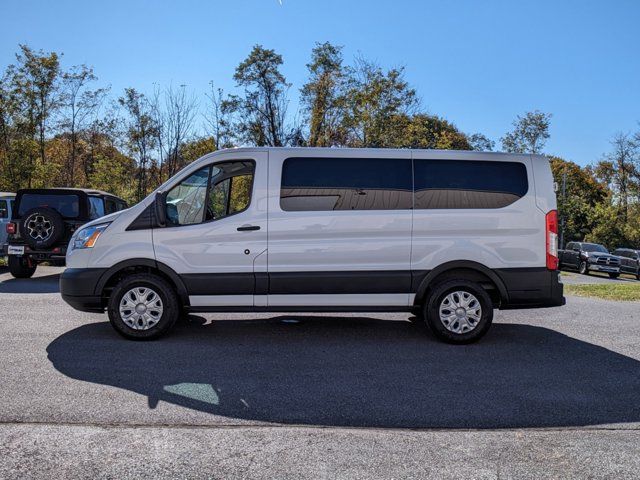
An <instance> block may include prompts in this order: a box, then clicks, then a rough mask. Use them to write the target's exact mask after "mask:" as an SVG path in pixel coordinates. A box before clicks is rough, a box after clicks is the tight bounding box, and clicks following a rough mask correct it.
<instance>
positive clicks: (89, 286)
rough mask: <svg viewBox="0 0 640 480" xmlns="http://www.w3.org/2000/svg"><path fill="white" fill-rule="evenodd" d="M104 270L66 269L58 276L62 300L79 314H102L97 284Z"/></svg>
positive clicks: (101, 300)
mask: <svg viewBox="0 0 640 480" xmlns="http://www.w3.org/2000/svg"><path fill="white" fill-rule="evenodd" d="M106 271H107V269H106V268H67V269H66V270H65V271H64V272H62V275H61V276H60V295H61V296H62V299H63V300H64V301H65V302H67V303H68V304H69V305H71V306H72V307H73V308H75V309H76V310H80V311H81V312H99V313H102V312H104V302H103V299H102V296H101V295H100V292H96V290H97V286H98V282H99V281H100V278H102V275H104V273H105V272H106Z"/></svg>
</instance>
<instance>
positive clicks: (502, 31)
mask: <svg viewBox="0 0 640 480" xmlns="http://www.w3.org/2000/svg"><path fill="white" fill-rule="evenodd" d="M106 5H108V6H106ZM1 11H2V16H3V17H4V18H3V20H4V21H3V22H2V29H0V66H1V67H2V68H4V67H5V66H6V65H7V64H9V63H11V62H13V60H14V54H15V52H16V50H17V45H18V43H27V44H28V45H30V46H31V47H33V48H36V49H40V48H41V49H44V50H47V51H57V52H63V53H64V57H63V64H64V65H65V66H69V65H73V64H79V63H87V64H90V65H92V66H93V67H94V69H95V72H96V74H97V75H98V77H99V78H100V81H101V83H103V84H110V85H111V87H112V92H113V93H114V94H118V93H120V92H121V90H122V89H123V88H124V87H126V86H134V87H136V88H138V89H140V90H143V91H150V90H152V88H153V82H157V83H160V84H164V85H168V84H169V83H171V82H173V83H174V84H186V85H187V86H188V88H190V89H192V90H194V91H195V92H196V93H198V94H201V93H203V92H204V91H205V90H206V89H207V88H208V82H209V81H210V80H213V81H214V82H215V83H216V84H217V85H220V86H221V87H224V88H225V89H227V90H229V89H232V88H233V87H234V84H233V80H232V75H233V71H234V68H235V67H236V65H237V64H238V63H239V62H240V61H241V60H242V59H243V58H245V57H246V55H247V54H248V53H249V51H250V49H251V47H252V46H253V45H254V44H256V43H260V44H263V45H264V46H265V47H269V48H274V49H275V50H276V51H277V52H279V53H281V54H282V55H283V57H284V61H285V65H284V67H283V71H284V73H285V75H286V76H287V79H288V80H289V81H290V82H292V83H293V84H294V89H292V97H293V102H292V106H293V107H295V100H296V98H295V97H297V89H298V88H299V87H300V86H301V85H302V83H303V82H304V79H305V77H306V68H305V65H306V63H307V62H308V60H309V54H310V51H311V49H312V47H313V46H314V43H315V42H322V41H330V42H332V43H335V44H338V45H343V46H344V55H345V59H346V60H347V61H348V62H350V61H351V60H352V59H353V57H354V55H357V54H361V55H363V56H364V57H366V58H369V59H372V60H375V61H377V62H379V63H380V64H381V65H383V66H385V67H392V66H405V67H406V78H407V80H409V82H410V83H411V84H412V85H413V86H414V87H415V88H416V89H417V90H418V93H419V95H420V97H421V99H422V105H423V107H424V108H425V109H426V110H428V111H429V112H431V113H435V114H438V115H441V116H444V117H445V118H447V119H448V120H450V121H452V122H453V123H455V124H456V125H457V126H458V127H459V128H460V129H461V130H463V131H465V132H467V133H474V132H482V133H484V134H486V135H487V136H489V137H490V138H492V139H494V140H495V141H496V143H497V144H499V138H500V136H502V135H503V134H504V133H505V132H506V131H507V130H508V129H509V128H510V125H511V122H512V121H513V119H514V118H515V116H516V115H518V114H522V113H524V112H525V111H528V110H534V109H539V110H542V111H545V112H549V113H552V114H553V119H552V128H551V139H550V141H549V142H548V144H547V148H546V151H547V152H548V153H553V154H557V155H560V156H563V157H565V158H567V159H570V160H573V161H576V162H577V163H580V164H583V165H584V164H588V163H591V162H594V161H596V160H598V159H599V158H601V156H602V154H603V153H604V152H606V151H607V150H608V149H609V143H608V142H609V139H610V137H611V136H612V135H613V134H614V133H616V132H618V131H635V130H639V129H640V126H639V125H638V121H640V55H639V47H640V27H639V25H640V1H638V0H612V1H609V2H606V1H591V0H580V1H578V0H562V1H560V0H556V1H544V0H538V1H529V2H524V1H497V0H483V1H480V0H477V1H447V2H443V1H431V0H422V1H419V0H387V1H377V0H352V1H350V0H324V1H319V0H313V1H312V0H282V5H280V4H279V2H278V0H244V1H243V0H227V1H214V0H209V1H205V0H202V1H195V0H193V1H192V0H189V1H160V0H156V1H135V0H128V1H120V0H111V1H109V2H90V1H82V2H80V1H69V0H56V1H50V0H49V1H36V0H24V1H15V0H12V1H8V0H5V1H4V3H3V5H2V10H1Z"/></svg>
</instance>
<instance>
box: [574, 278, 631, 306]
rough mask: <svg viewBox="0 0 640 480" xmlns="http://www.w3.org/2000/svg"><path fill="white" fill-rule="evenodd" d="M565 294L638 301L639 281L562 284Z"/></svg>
mask: <svg viewBox="0 0 640 480" xmlns="http://www.w3.org/2000/svg"><path fill="white" fill-rule="evenodd" d="M564 293H565V295H576V296H578V297H591V298H602V299H604V300H618V301H627V302H637V301H640V282H639V283H620V284H616V283H601V284H589V285H587V284H583V285H567V284H565V286H564Z"/></svg>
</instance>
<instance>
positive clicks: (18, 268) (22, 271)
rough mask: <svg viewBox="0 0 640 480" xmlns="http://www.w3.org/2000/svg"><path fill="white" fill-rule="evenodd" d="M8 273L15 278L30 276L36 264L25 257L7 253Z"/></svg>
mask: <svg viewBox="0 0 640 480" xmlns="http://www.w3.org/2000/svg"><path fill="white" fill-rule="evenodd" d="M8 263H9V273H11V275H13V276H14V277H15V278H31V277H33V274H34V273H36V268H37V266H38V265H37V264H36V263H35V262H34V263H31V262H30V261H29V259H28V258H26V257H18V256H16V255H9V262H8Z"/></svg>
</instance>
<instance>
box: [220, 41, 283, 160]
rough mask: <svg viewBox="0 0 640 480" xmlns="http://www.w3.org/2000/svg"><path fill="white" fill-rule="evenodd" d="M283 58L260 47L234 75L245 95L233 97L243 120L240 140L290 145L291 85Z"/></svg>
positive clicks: (259, 143) (271, 145)
mask: <svg viewBox="0 0 640 480" xmlns="http://www.w3.org/2000/svg"><path fill="white" fill-rule="evenodd" d="M281 65H282V56H281V55H278V54H277V53H276V52H275V51H274V50H269V49H266V48H263V47H262V46H261V45H256V46H254V47H253V50H252V51H251V53H250V54H249V56H248V57H247V58H246V59H245V60H244V61H243V62H241V63H240V65H238V67H237V68H236V72H235V75H234V76H233V78H234V80H235V81H236V83H237V85H238V87H243V88H244V95H243V96H241V97H235V96H234V97H231V98H230V100H229V101H230V105H234V106H235V107H236V108H237V110H238V112H239V115H240V117H241V121H240V122H239V123H238V132H237V133H238V137H239V138H240V139H241V140H242V141H244V142H245V143H247V144H249V145H258V146H270V147H281V146H283V145H285V144H286V143H287V137H286V134H285V118H286V113H287V91H288V89H289V87H290V85H289V84H288V83H287V81H286V79H285V77H284V75H283V74H282V73H281V72H280V66H281Z"/></svg>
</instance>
